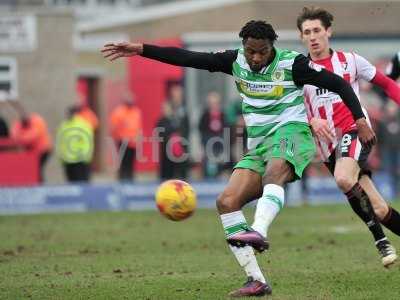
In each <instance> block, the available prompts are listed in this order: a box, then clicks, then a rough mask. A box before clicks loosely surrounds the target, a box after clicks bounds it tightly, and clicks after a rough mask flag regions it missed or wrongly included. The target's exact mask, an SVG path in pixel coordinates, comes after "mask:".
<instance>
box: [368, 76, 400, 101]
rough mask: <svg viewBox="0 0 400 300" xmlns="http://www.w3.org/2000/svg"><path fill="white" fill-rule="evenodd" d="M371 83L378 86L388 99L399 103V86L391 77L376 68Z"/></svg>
mask: <svg viewBox="0 0 400 300" xmlns="http://www.w3.org/2000/svg"><path fill="white" fill-rule="evenodd" d="M371 83H373V84H375V85H378V86H380V87H381V88H382V89H383V91H384V92H385V94H386V95H387V96H388V97H389V98H390V99H392V100H393V101H394V102H396V103H397V105H400V87H399V86H398V85H397V83H396V82H395V81H394V80H393V79H391V78H389V77H388V76H385V75H384V74H383V73H382V72H380V71H378V70H377V71H376V74H375V76H374V78H372V80H371Z"/></svg>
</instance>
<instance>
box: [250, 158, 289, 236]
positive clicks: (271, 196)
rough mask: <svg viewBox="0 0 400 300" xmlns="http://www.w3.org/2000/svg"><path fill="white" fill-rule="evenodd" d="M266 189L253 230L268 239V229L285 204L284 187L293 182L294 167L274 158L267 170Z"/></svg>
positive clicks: (259, 201) (259, 203)
mask: <svg viewBox="0 0 400 300" xmlns="http://www.w3.org/2000/svg"><path fill="white" fill-rule="evenodd" d="M265 173H266V175H265V177H264V183H265V185H264V189H263V194H262V196H261V198H259V199H258V202H257V208H256V212H255V215H254V223H253V225H252V226H251V227H252V229H254V230H255V231H257V232H258V233H260V234H261V235H262V236H263V237H265V238H267V235H268V229H269V226H270V225H271V223H272V222H273V220H274V219H275V218H276V216H277V215H278V213H279V212H280V210H281V209H282V208H283V205H284V203H285V191H284V185H285V184H286V183H287V182H290V181H293V179H294V177H295V175H294V170H293V166H292V165H291V164H290V163H289V162H287V161H286V160H284V159H281V158H272V159H271V160H270V161H269V162H268V164H267V168H266V172H265Z"/></svg>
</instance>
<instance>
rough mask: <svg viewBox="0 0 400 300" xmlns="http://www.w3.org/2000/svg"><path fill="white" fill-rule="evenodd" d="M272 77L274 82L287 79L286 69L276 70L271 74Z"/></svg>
mask: <svg viewBox="0 0 400 300" xmlns="http://www.w3.org/2000/svg"><path fill="white" fill-rule="evenodd" d="M271 79H272V81H274V82H277V81H283V80H284V79H285V71H284V70H276V71H275V72H274V73H272V75H271Z"/></svg>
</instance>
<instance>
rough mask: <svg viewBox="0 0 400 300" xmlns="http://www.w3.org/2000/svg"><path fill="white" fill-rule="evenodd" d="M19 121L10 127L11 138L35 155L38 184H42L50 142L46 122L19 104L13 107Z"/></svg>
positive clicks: (50, 146) (50, 147) (49, 152)
mask: <svg viewBox="0 0 400 300" xmlns="http://www.w3.org/2000/svg"><path fill="white" fill-rule="evenodd" d="M14 107H15V108H16V110H17V112H18V114H19V119H18V120H15V121H14V122H13V123H12V126H11V137H12V138H13V139H14V140H15V142H16V143H17V144H19V145H21V146H22V147H23V148H24V149H25V150H27V151H32V152H35V153H37V155H38V158H39V182H40V183H43V182H44V166H45V164H46V162H47V160H48V158H49V156H50V154H51V150H52V141H51V137H50V133H49V131H48V128H47V124H46V121H45V120H44V119H43V118H42V117H41V116H40V115H39V114H37V113H33V112H32V113H28V112H27V111H26V110H25V109H24V108H23V106H22V105H21V103H18V104H17V105H14Z"/></svg>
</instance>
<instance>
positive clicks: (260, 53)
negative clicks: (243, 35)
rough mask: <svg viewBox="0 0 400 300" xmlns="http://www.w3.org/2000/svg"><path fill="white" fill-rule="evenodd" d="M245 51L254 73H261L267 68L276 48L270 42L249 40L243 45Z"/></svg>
mask: <svg viewBox="0 0 400 300" xmlns="http://www.w3.org/2000/svg"><path fill="white" fill-rule="evenodd" d="M243 49H244V56H245V57H246V61H247V63H248V64H249V66H250V69H251V70H252V71H253V72H259V71H260V70H261V69H262V68H263V67H265V66H266V65H267V62H268V61H269V60H270V58H272V55H273V53H274V51H273V49H274V47H273V46H272V44H271V42H270V41H269V40H259V39H253V38H248V39H247V40H246V41H245V42H244V43H243Z"/></svg>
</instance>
